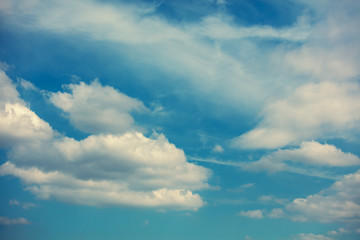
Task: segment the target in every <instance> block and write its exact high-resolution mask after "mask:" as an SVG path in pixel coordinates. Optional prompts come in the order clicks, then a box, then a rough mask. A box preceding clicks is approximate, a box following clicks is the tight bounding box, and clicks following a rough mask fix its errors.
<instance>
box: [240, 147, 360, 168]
mask: <svg viewBox="0 0 360 240" xmlns="http://www.w3.org/2000/svg"><path fill="white" fill-rule="evenodd" d="M291 163H295V164H302V166H303V167H301V166H297V167H295V166H292V164H291ZM239 165H240V166H241V167H242V169H244V170H248V171H269V172H278V171H290V172H299V173H300V172H301V171H303V172H304V173H306V166H315V167H346V166H356V165H360V158H359V157H358V156H356V155H354V154H351V153H344V152H342V151H341V150H340V149H338V148H336V147H335V146H333V145H329V144H320V143H318V142H315V141H311V142H302V143H301V144H300V147H299V148H290V149H285V150H282V149H279V150H277V151H274V152H272V153H270V154H268V155H265V156H263V157H261V158H260V159H259V160H257V161H253V162H242V163H239ZM301 168H303V170H301ZM309 174H311V173H310V172H309Z"/></svg>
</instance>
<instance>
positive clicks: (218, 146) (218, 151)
mask: <svg viewBox="0 0 360 240" xmlns="http://www.w3.org/2000/svg"><path fill="white" fill-rule="evenodd" d="M213 151H214V152H217V153H223V152H224V148H223V147H222V146H220V145H218V144H217V145H215V147H214V148H213Z"/></svg>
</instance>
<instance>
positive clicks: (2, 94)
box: [0, 71, 54, 147]
mask: <svg viewBox="0 0 360 240" xmlns="http://www.w3.org/2000/svg"><path fill="white" fill-rule="evenodd" d="M53 134H54V133H53V130H52V129H51V127H50V125H49V124H48V123H46V122H44V121H43V120H42V119H40V118H39V117H38V116H37V115H36V114H35V113H34V112H33V111H31V110H30V109H29V108H28V107H27V106H26V105H25V103H24V102H23V101H22V100H21V99H20V98H19V94H18V92H17V90H16V88H15V87H14V85H13V84H12V83H11V80H10V79H9V78H8V77H7V76H6V74H5V73H4V72H3V71H0V147H9V146H11V145H13V144H18V143H24V142H25V141H32V140H46V139H50V138H52V136H53Z"/></svg>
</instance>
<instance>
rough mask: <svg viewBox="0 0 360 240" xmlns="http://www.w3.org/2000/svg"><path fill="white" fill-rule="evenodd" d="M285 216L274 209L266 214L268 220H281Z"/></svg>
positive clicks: (278, 209)
mask: <svg viewBox="0 0 360 240" xmlns="http://www.w3.org/2000/svg"><path fill="white" fill-rule="evenodd" d="M285 216H286V214H285V212H284V210H282V209H281V208H274V209H273V210H271V212H270V213H269V214H267V217H269V218H283V217H285Z"/></svg>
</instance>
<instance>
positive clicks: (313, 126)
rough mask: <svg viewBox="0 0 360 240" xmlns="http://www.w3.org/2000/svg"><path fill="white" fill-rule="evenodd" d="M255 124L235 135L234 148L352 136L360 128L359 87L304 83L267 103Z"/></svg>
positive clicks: (283, 144) (347, 84)
mask: <svg viewBox="0 0 360 240" xmlns="http://www.w3.org/2000/svg"><path fill="white" fill-rule="evenodd" d="M262 115H263V119H262V120H261V122H260V123H259V124H258V126H257V127H256V128H255V129H253V130H251V131H249V132H247V133H245V134H243V135H241V136H240V137H237V138H235V139H234V140H233V142H232V145H233V146H234V147H237V148H245V149H246V148H250V149H254V148H255V149H256V148H269V149H272V148H278V147H283V146H286V145H289V144H297V143H299V142H301V141H303V140H312V139H316V138H320V137H329V138H331V137H342V138H347V139H351V138H353V137H354V135H355V136H356V134H358V133H359V132H360V128H359V126H360V88H359V85H358V84H356V83H342V84H339V83H334V82H321V83H318V84H314V83H309V84H305V85H303V86H301V87H299V88H298V89H296V91H295V92H294V93H293V94H292V95H291V96H289V97H288V98H285V99H283V100H278V101H275V102H273V103H270V104H268V105H267V106H266V107H265V109H264V111H263V113H262Z"/></svg>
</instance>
